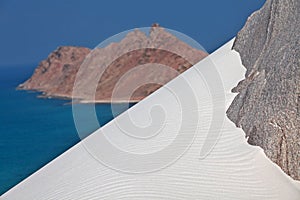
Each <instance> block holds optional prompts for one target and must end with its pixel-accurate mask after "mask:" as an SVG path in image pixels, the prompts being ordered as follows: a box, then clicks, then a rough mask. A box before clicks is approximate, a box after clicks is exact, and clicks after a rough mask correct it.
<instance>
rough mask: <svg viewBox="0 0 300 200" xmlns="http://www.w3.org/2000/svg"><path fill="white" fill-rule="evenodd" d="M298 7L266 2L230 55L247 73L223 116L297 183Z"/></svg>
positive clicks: (281, 0)
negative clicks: (235, 54) (236, 57)
mask: <svg viewBox="0 0 300 200" xmlns="http://www.w3.org/2000/svg"><path fill="white" fill-rule="evenodd" d="M299 9H300V1H299V0H273V1H272V0H267V1H266V3H265V5H264V6H263V7H262V8H261V9H260V10H259V11H257V12H255V13H254V14H252V15H251V16H250V17H249V18H248V20H247V23H246V25H245V26H244V28H243V29H242V30H241V31H240V32H239V33H238V35H237V37H236V40H235V43H234V46H233V49H235V50H236V51H238V52H239V53H240V56H241V59H242V63H243V65H244V66H245V67H246V68H247V72H246V75H245V79H244V80H243V81H241V82H240V83H239V84H238V86H237V87H236V88H234V89H233V92H238V93H239V94H238V95H237V97H236V98H235V99H234V101H233V102H232V104H231V106H230V107H229V109H228V111H227V115H228V117H229V118H230V119H231V120H232V121H233V122H234V123H235V124H236V125H237V126H238V127H242V128H243V130H244V131H245V133H246V136H248V137H249V139H248V142H249V143H250V144H253V145H258V146H260V147H262V148H263V149H264V150H265V153H266V155H267V156H268V157H269V158H270V159H271V160H272V161H273V162H275V163H276V164H277V165H279V166H280V167H281V168H282V169H283V171H284V172H285V173H287V174H288V175H290V176H291V177H292V178H294V179H297V180H300V132H299V130H300V129H299V128H300V43H299V41H300V12H299Z"/></svg>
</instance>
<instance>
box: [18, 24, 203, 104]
mask: <svg viewBox="0 0 300 200" xmlns="http://www.w3.org/2000/svg"><path fill="white" fill-rule="evenodd" d="M144 47H146V48H144ZM124 49H127V50H128V51H126V53H124V54H123V52H125V51H124ZM167 49H172V50H174V51H168V50H167ZM177 51H178V52H184V55H185V57H182V56H181V55H178V54H177V53H176V52H177ZM88 55H89V59H90V60H91V57H92V61H90V60H89V61H88V62H92V63H93V65H97V67H98V69H99V70H98V71H101V70H103V69H104V68H105V70H104V72H103V74H101V78H100V79H99V81H98V85H97V87H96V91H95V92H94V93H95V94H94V98H92V99H91V97H90V96H91V95H90V94H86V92H87V91H88V90H89V88H90V86H89V84H90V83H91V82H93V81H95V79H96V78H99V76H100V75H99V74H97V73H98V71H97V69H96V70H95V68H94V67H90V66H87V67H86V69H85V71H84V73H85V78H84V80H82V82H81V83H80V89H78V90H77V91H76V95H75V96H74V93H73V89H74V83H75V79H76V75H77V73H78V71H79V69H80V67H81V66H82V64H83V62H84V61H85V59H86V57H87V56H88ZM115 55H119V56H118V57H117V58H116V59H114V61H113V62H112V63H109V61H110V59H111V58H112V56H115ZM207 55H208V54H207V53H206V52H204V51H201V50H198V49H195V48H193V47H191V46H189V45H188V44H186V43H185V42H183V41H181V40H180V39H178V38H177V37H175V36H174V35H172V34H171V33H169V32H167V31H166V30H165V29H164V28H162V27H160V26H159V25H158V24H154V25H153V26H152V28H151V29H150V32H149V35H146V34H145V33H144V32H142V31H140V30H138V29H136V30H134V31H132V32H129V33H128V34H127V35H126V36H125V37H124V38H123V39H122V40H121V41H120V42H114V43H111V44H109V45H107V46H105V47H103V48H95V49H94V50H91V49H88V48H84V47H73V46H63V47H59V48H58V49H57V50H55V51H53V52H52V53H51V54H50V55H49V56H48V58H47V59H45V60H43V61H42V62H40V64H39V66H38V67H37V68H36V70H35V71H34V73H33V75H32V76H31V78H29V79H28V80H27V81H26V82H24V83H22V84H20V85H19V87H18V88H19V89H24V90H37V91H41V92H43V95H42V96H44V97H61V98H69V99H72V98H76V99H80V101H81V102H111V101H115V100H112V92H113V90H114V88H115V86H116V84H117V83H118V81H119V80H120V78H121V77H122V76H123V75H124V74H126V72H128V71H130V70H131V69H133V68H134V67H136V66H139V65H144V64H148V65H149V67H150V68H151V64H153V65H155V64H161V65H164V66H168V67H170V68H172V69H174V71H176V72H177V73H168V72H167V71H165V72H163V71H158V72H157V73H155V72H153V73H152V72H151V73H152V74H148V75H149V76H150V75H151V80H152V83H151V84H146V85H143V86H141V87H139V88H137V89H136V91H134V93H133V94H132V96H131V98H130V101H133V102H136V101H139V100H141V99H143V98H145V97H146V96H148V95H149V94H151V93H152V92H154V91H155V90H157V89H158V88H160V87H161V86H162V85H163V84H165V83H167V82H168V81H170V80H172V79H173V78H174V77H175V76H177V75H178V74H179V73H182V72H184V71H185V70H187V69H188V68H190V67H191V66H192V65H193V64H195V63H197V62H198V61H200V60H201V59H203V58H204V57H206V56H207ZM95 74H97V76H96V75H95ZM145 76H147V74H143V72H140V74H139V72H138V71H137V72H136V73H135V74H134V75H132V76H131V77H130V78H129V79H127V81H128V83H123V85H125V86H126V85H130V83H133V82H138V81H140V79H143V78H145ZM92 79H93V80H92ZM155 83H162V84H155ZM117 101H127V99H126V98H124V99H123V98H122V96H121V97H120V98H119V99H118V100H117Z"/></svg>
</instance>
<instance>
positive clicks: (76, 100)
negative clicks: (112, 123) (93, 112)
mask: <svg viewBox="0 0 300 200" xmlns="http://www.w3.org/2000/svg"><path fill="white" fill-rule="evenodd" d="M21 85H22V84H20V85H19V86H17V87H16V90H23V91H27V92H36V93H40V94H38V95H37V98H40V99H59V100H66V101H69V102H68V103H66V104H123V103H138V102H139V101H141V100H142V99H144V98H145V97H141V98H139V99H133V100H129V101H128V100H126V99H119V100H112V99H103V100H87V99H80V98H72V97H70V96H69V95H63V94H56V95H54V94H48V93H47V92H45V91H42V90H38V89H27V88H22V87H20V86H21Z"/></svg>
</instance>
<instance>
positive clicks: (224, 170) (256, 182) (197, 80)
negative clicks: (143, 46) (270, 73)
mask: <svg viewBox="0 0 300 200" xmlns="http://www.w3.org/2000/svg"><path fill="white" fill-rule="evenodd" d="M232 43H233V40H232V41H230V42H228V43H227V44H225V45H224V46H223V47H221V48H220V49H219V50H217V51H216V52H214V53H213V54H212V55H210V56H208V57H207V58H206V59H204V60H203V61H201V62H200V63H198V64H196V65H195V66H194V67H192V68H191V69H189V70H187V71H186V72H185V73H183V74H182V75H180V76H179V77H177V78H175V79H174V80H173V81H171V82H170V83H168V84H167V85H166V86H165V87H163V88H161V89H159V90H158V91H156V92H155V93H153V94H152V95H150V96H149V97H147V98H146V99H144V100H143V101H141V102H140V103H138V104H137V105H136V106H134V107H132V108H131V109H130V110H128V111H127V112H125V114H122V115H121V116H119V117H117V118H116V119H115V120H113V121H111V122H110V123H108V124H107V125H106V126H105V127H103V128H102V129H100V130H98V131H96V132H95V133H93V134H92V135H91V136H89V137H88V138H87V139H85V140H84V141H83V142H81V143H79V144H77V145H75V146H74V147H73V148H71V149H70V150H68V151H67V152H65V153H64V154H62V155H61V156H59V157H58V158H57V159H55V160H54V161H52V162H51V163H49V164H48V165H46V166H45V167H43V168H42V169H40V170H39V171H37V172H36V173H35V174H33V175H32V176H30V177H29V178H27V179H26V180H24V181H23V182H21V183H20V184H19V185H17V186H15V187H14V188H13V189H11V190H10V191H8V192H7V193H5V194H4V195H3V196H2V197H1V200H20V199H22V200H23V199H28V200H46V199H59V200H66V199H70V200H71V199H72V200H77V199H80V200H84V199H89V200H91V199H130V200H132V199H209V200H211V199H228V200H229V199H230V200H232V199H239V200H242V199H272V200H274V199H295V200H296V199H300V187H299V183H298V182H296V181H293V180H292V179H291V178H289V177H288V176H287V175H285V174H284V173H283V172H282V171H281V170H280V168H279V167H277V166H276V165H275V164H273V163H272V162H271V161H270V160H269V159H268V158H267V157H266V156H265V154H264V152H263V151H262V150H261V149H260V148H259V147H253V146H250V145H249V144H247V141H246V139H245V134H244V132H243V131H242V130H241V129H239V128H236V127H235V125H234V124H233V123H232V122H230V121H229V120H228V119H227V118H226V117H225V111H226V109H227V108H228V106H229V105H230V103H231V101H232V100H233V98H234V96H235V95H234V94H232V93H231V92H230V90H231V88H232V87H234V86H235V85H236V84H237V82H238V81H239V80H241V79H242V78H243V75H244V73H245V71H244V69H243V67H242V65H241V61H240V57H239V55H238V53H236V52H235V51H233V50H231V47H232ZM214 66H215V67H216V69H217V70H218V71H214V69H215V68H214ZM216 72H218V73H219V74H220V77H221V79H222V81H223V86H222V87H223V89H224V90H225V93H222V91H221V90H220V89H222V87H219V85H218V78H217V77H218V74H217V73H216ZM214 83H215V85H214ZM214 86H215V87H214ZM219 90H220V91H219ZM218 91H219V92H220V95H218V94H217V93H218ZM191 94H192V95H191ZM211 96H214V97H215V98H214V101H213V103H212V102H211ZM223 97H224V98H223ZM176 99H177V100H176ZM224 103H225V105H226V106H222V104H223V105H224ZM153 105H157V106H158V107H160V108H163V113H164V115H163V117H164V118H163V119H164V126H161V124H160V123H159V121H155V119H154V120H152V121H151V119H150V117H149V110H151V109H152V106H153ZM195 105H196V107H195ZM213 106H215V107H214V108H215V109H213ZM155 109H156V108H154V107H153V109H152V111H153V110H154V111H153V113H154V114H155V112H156V111H157V112H160V111H162V110H155ZM213 112H216V113H215V115H212V113H213ZM153 113H152V114H153ZM127 114H130V116H131V117H132V119H133V121H134V122H135V123H137V124H140V125H143V126H147V124H149V123H151V122H152V128H150V129H146V128H145V129H134V128H132V127H130V125H129V124H127V123H125V122H126V120H127V117H126V116H127ZM216 114H217V115H216ZM154 116H156V115H154ZM161 116H162V115H160V114H159V115H157V117H161ZM212 117H214V119H215V120H220V121H221V122H222V120H223V119H224V121H223V125H222V126H221V127H220V128H221V134H218V133H217V132H215V131H217V129H218V124H216V125H214V123H212ZM181 119H183V120H185V121H181ZM197 119H200V121H199V123H194V122H195V121H196V120H197ZM119 125H124V127H123V128H122V130H123V131H122V130H120V129H119ZM180 125H182V126H181V127H180ZM155 128H161V129H160V132H159V133H160V134H158V135H155V136H153V137H151V138H148V139H147V140H145V139H144V140H143V139H138V138H133V137H129V136H128V135H126V134H124V129H125V130H127V129H128V130H135V131H137V132H140V134H143V135H144V134H147V133H149V134H150V133H151V131H153V132H155V130H156V129H155ZM178 129H180V131H179V133H178V134H177V132H178V131H177V130H178ZM208 130H211V131H210V134H215V136H217V137H216V138H217V139H218V140H217V141H218V142H217V143H216V145H215V146H214V148H213V149H211V148H210V147H211V146H212V145H213V144H214V141H215V140H214V139H215V138H214V137H213V135H207V133H208V132H209V131H208ZM194 132H195V133H196V134H193V133H194ZM216 133H217V134H216ZM133 134H136V135H138V134H139V133H133ZM180 134H181V135H183V136H185V137H183V139H181V140H180V139H178V138H176V137H177V136H178V135H180ZM145 136H146V135H145ZM148 136H149V135H148ZM189 136H192V140H190V137H189ZM103 141H110V143H111V144H114V145H115V147H116V146H117V147H118V148H120V149H123V150H124V151H127V152H130V153H131V154H130V155H136V156H133V157H131V156H125V157H123V156H122V155H123V154H122V153H118V152H117V151H114V150H115V149H113V148H111V146H109V144H108V143H105V142H103ZM187 144H188V145H187ZM105 145H107V146H105ZM172 145H173V146H172ZM169 146H172V148H171V147H170V150H169V151H164V150H165V149H168V147H169ZM186 147H189V148H186ZM104 149H105V152H104ZM98 150H99V151H100V152H101V153H102V154H101V153H100V154H101V155H98V157H97V155H96V156H95V155H93V156H92V155H91V153H93V152H98ZM177 150H178V151H177ZM210 150H211V151H210ZM156 152H159V153H157V154H156ZM207 153H208V154H207ZM125 155H127V154H125ZM140 155H141V156H140ZM95 157H96V158H102V161H103V160H104V161H105V162H104V163H103V164H101V162H99V161H97V160H96V159H95ZM110 158H112V159H110ZM144 158H146V159H144ZM130 159H134V160H130ZM151 159H152V160H151ZM105 165H106V166H105ZM163 166H164V168H161V167H163ZM134 170H135V171H136V172H140V173H136V174H134V173H131V172H133V171H134ZM143 170H144V171H143ZM145 171H152V172H150V173H143V172H145Z"/></svg>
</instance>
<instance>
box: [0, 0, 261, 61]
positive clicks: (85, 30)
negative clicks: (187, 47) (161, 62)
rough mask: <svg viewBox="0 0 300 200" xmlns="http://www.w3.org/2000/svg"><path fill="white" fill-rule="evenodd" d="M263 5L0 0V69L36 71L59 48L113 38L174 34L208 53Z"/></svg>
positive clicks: (245, 1)
mask: <svg viewBox="0 0 300 200" xmlns="http://www.w3.org/2000/svg"><path fill="white" fill-rule="evenodd" d="M264 2H265V0H205V1H202V0H182V1H176V0H151V1H143V0H119V1H116V0H109V1H101V0H85V1H84V0H51V1H46V0H44V1H41V0H26V1H21V0H0V27H1V28H0V44H1V48H0V66H12V65H24V66H25V65H36V64H38V62H39V61H41V60H42V59H44V58H46V57H47V55H48V54H49V53H50V52H51V51H53V50H54V49H56V48H57V47H58V46H62V45H74V46H86V47H90V48H93V47H95V46H96V45H97V44H99V43H100V42H102V41H103V40H105V39H106V38H108V37H110V36H112V35H114V34H117V33H119V32H122V31H125V30H128V29H132V28H136V27H145V26H150V25H151V24H152V23H154V22H158V23H159V24H160V25H161V26H163V27H166V28H170V29H174V30H177V31H180V32H182V33H184V34H186V35H188V36H190V37H192V38H193V39H195V40H196V41H197V42H199V43H200V44H201V45H202V46H203V47H204V48H205V49H206V50H207V51H208V52H213V51H214V50H215V49H217V48H218V47H219V46H221V45H222V44H224V43H225V42H226V41H228V40H229V39H230V38H232V37H234V36H235V35H236V33H237V32H238V31H239V30H240V29H241V28H242V26H243V25H244V23H245V21H246V19H247V17H248V16H249V15H250V14H251V13H252V12H253V11H255V10H257V9H259V8H260V7H261V6H262V5H263V3H264Z"/></svg>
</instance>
